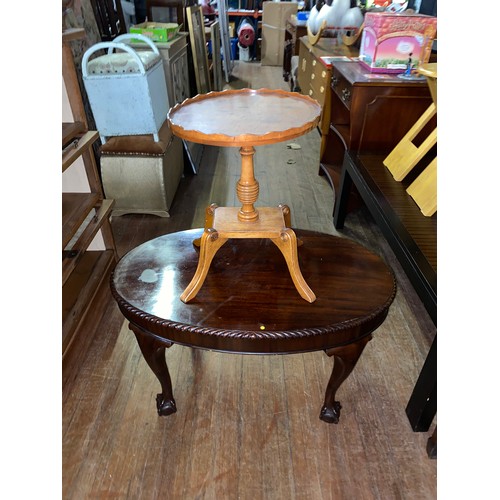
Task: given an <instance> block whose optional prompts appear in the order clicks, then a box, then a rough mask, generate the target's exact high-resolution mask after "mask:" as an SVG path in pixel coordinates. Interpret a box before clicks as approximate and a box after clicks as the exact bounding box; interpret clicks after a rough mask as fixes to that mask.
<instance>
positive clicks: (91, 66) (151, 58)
mask: <svg viewBox="0 0 500 500" xmlns="http://www.w3.org/2000/svg"><path fill="white" fill-rule="evenodd" d="M137 55H138V56H139V59H140V60H141V62H142V65H143V67H144V69H145V70H146V71H148V70H149V69H151V68H152V67H153V66H154V65H155V64H156V63H157V62H158V61H159V59H160V56H158V55H157V54H155V53H154V52H152V51H149V50H141V51H138V52H137ZM140 72H141V67H140V65H139V64H138V62H137V59H136V58H135V57H133V56H131V55H130V54H129V53H127V52H115V53H113V54H106V55H104V56H100V57H96V58H95V59H92V61H89V63H88V64H87V73H88V74H89V75H102V74H115V73H140Z"/></svg>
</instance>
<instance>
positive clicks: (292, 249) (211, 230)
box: [167, 89, 321, 302]
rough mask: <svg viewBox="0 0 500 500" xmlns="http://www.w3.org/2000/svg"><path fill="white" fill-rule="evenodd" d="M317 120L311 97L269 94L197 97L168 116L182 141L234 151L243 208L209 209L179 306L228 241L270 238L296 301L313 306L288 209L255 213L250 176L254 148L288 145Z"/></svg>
mask: <svg viewBox="0 0 500 500" xmlns="http://www.w3.org/2000/svg"><path fill="white" fill-rule="evenodd" d="M320 114H321V107H320V105H319V104H318V103H317V102H316V101H315V100H313V99H311V98H310V97H307V96H303V95H301V94H297V93H294V92H286V91H283V90H268V89H260V90H250V89H243V90H224V91H222V92H210V93H208V94H200V95H197V96H196V97H193V98H191V99H186V100H185V101H184V102H182V103H180V104H177V105H176V106H174V107H173V108H172V109H171V110H170V111H169V114H168V118H167V119H168V121H169V125H170V127H171V129H172V132H173V133H174V134H175V135H177V136H178V137H180V138H181V139H185V140H187V141H191V142H198V143H201V144H207V145H212V146H225V147H230V146H233V147H234V146H236V147H239V148H240V155H241V177H240V180H239V181H238V184H237V186H236V192H237V195H238V199H239V200H240V202H241V204H242V206H241V208H237V207H235V208H233V207H217V205H215V204H212V205H211V206H209V207H208V208H207V211H206V218H205V231H204V232H203V235H202V236H201V239H200V240H197V241H195V242H194V243H195V245H197V246H199V247H200V259H199V264H198V267H197V269H196V272H195V274H194V277H193V279H192V280H191V282H190V283H189V284H188V286H187V287H186V289H185V290H184V291H183V292H182V294H181V300H182V301H183V302H188V301H190V300H191V299H193V298H194V297H195V296H196V294H197V293H198V291H199V290H200V288H201V286H202V285H203V283H204V281H205V278H206V276H207V273H208V269H209V267H210V264H211V262H212V259H213V257H214V255H215V254H216V253H217V251H218V250H219V248H220V247H221V246H222V245H224V243H226V242H227V240H228V239H229V238H243V239H245V238H269V239H270V240H271V241H272V242H273V243H274V244H275V245H276V246H277V247H278V248H279V249H280V251H281V253H282V254H283V256H284V258H285V261H286V263H287V265H288V270H289V273H290V275H291V277H292V280H293V283H294V285H295V288H296V289H297V291H298V292H299V294H300V296H301V297H302V298H303V299H305V300H307V301H308V302H314V300H316V295H315V294H314V292H313V291H312V290H311V288H310V287H309V286H308V284H307V283H306V281H305V279H304V277H303V276H302V273H301V271H300V268H299V263H298V255H297V239H296V236H295V233H294V231H293V230H292V229H291V228H290V219H291V216H290V209H289V207H288V206H286V205H279V206H278V207H274V208H269V207H263V208H262V207H259V209H258V210H257V209H256V208H255V206H254V203H255V202H256V201H257V199H258V195H259V183H258V182H257V180H256V179H255V176H254V166H253V157H254V154H255V149H254V146H260V145H264V144H273V143H276V142H281V141H287V140H290V139H293V138H296V137H299V136H301V135H303V134H305V133H306V132H309V131H310V130H312V129H313V128H314V127H316V125H317V124H318V122H319V117H320ZM269 168H272V166H271V165H270V166H269ZM242 271H243V270H242ZM243 276H244V275H243V274H242V277H243ZM270 276H272V277H273V276H274V274H271V275H270ZM270 279H271V278H270Z"/></svg>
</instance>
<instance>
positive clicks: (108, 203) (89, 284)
mask: <svg viewBox="0 0 500 500" xmlns="http://www.w3.org/2000/svg"><path fill="white" fill-rule="evenodd" d="M84 37H85V31H84V30H83V29H72V30H67V31H65V32H63V34H62V48H63V60H62V74H63V79H64V84H65V86H66V92H67V94H68V100H69V105H70V107H71V112H72V115H73V119H74V121H73V122H68V123H62V175H70V171H71V169H72V168H82V166H81V164H79V163H80V162H79V161H78V159H79V158H81V159H82V163H83V169H84V171H85V176H86V178H87V181H88V186H89V189H88V192H63V193H62V245H61V246H62V280H61V281H62V361H63V371H64V370H65V368H67V367H68V366H71V365H74V364H75V363H76V362H77V361H76V360H77V359H81V356H82V355H83V354H82V353H84V352H85V351H86V349H87V348H88V346H89V344H90V341H91V338H89V337H88V336H87V335H85V334H83V332H82V334H81V335H80V334H79V327H80V325H81V324H82V322H83V320H84V319H85V317H86V315H87V313H88V312H89V311H90V310H92V306H93V301H94V298H95V297H96V295H97V293H98V292H99V290H100V288H101V287H102V286H103V285H106V286H107V281H108V279H109V275H110V273H111V271H112V269H113V268H114V266H115V265H116V262H117V261H118V255H117V252H116V247H115V242H114V238H113V233H112V229H111V224H110V221H109V218H110V216H111V210H112V207H113V205H114V201H113V200H106V199H105V198H104V192H103V188H102V184H101V180H100V176H99V170H98V167H97V163H96V159H95V155H94V150H93V147H92V146H93V144H94V143H95V141H97V140H98V138H99V133H98V132H97V131H94V130H88V121H87V117H86V114H85V110H84V106H83V101H82V95H81V92H80V87H79V84H78V78H77V74H76V69H75V64H74V61H73V55H72V52H71V47H70V42H71V41H72V40H77V39H81V38H84ZM73 165H74V166H73ZM72 166H73V167H72ZM98 233H100V234H101V236H102V241H103V244H98V245H96V247H97V248H99V247H102V246H104V248H103V249H98V250H95V249H89V248H93V247H92V242H93V241H94V238H95V237H96V235H97V234H98ZM72 367H73V368H74V366H72Z"/></svg>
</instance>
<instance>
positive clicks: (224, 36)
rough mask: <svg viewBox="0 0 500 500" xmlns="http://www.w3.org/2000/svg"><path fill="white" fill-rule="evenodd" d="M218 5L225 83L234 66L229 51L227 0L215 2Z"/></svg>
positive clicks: (227, 81)
mask: <svg viewBox="0 0 500 500" xmlns="http://www.w3.org/2000/svg"><path fill="white" fill-rule="evenodd" d="M217 5H218V7H219V26H220V40H221V47H222V63H223V66H224V76H225V79H226V83H229V80H230V77H231V73H232V71H233V67H234V59H233V54H232V51H231V44H230V38H229V15H228V13H227V11H228V5H227V0H219V2H218V3H217Z"/></svg>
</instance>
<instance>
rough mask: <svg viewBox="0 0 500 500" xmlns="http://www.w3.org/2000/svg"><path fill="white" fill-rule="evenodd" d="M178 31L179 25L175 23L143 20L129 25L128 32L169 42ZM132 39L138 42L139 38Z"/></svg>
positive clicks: (154, 40) (156, 40)
mask: <svg viewBox="0 0 500 500" xmlns="http://www.w3.org/2000/svg"><path fill="white" fill-rule="evenodd" d="M178 31H179V25H178V24H176V23H154V22H145V23H140V24H135V25H134V26H131V27H130V33H139V34H140V35H144V36H147V37H148V38H151V40H153V42H169V41H170V40H173V39H174V38H175V37H176V35H177V32H178ZM132 41H133V42H140V41H141V40H138V39H137V40H134V39H133V40H132Z"/></svg>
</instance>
